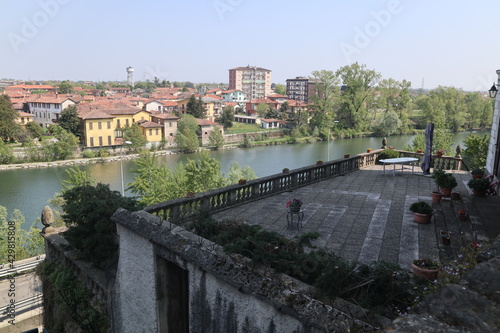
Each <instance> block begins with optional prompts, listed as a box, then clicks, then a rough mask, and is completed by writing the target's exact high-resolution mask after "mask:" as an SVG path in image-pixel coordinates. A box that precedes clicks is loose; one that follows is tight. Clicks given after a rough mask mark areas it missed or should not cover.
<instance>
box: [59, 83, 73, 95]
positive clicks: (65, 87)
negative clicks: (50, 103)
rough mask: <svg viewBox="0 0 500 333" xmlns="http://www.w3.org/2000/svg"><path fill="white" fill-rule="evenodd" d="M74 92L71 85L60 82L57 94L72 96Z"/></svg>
mask: <svg viewBox="0 0 500 333" xmlns="http://www.w3.org/2000/svg"><path fill="white" fill-rule="evenodd" d="M73 92H74V89H73V83H71V82H70V81H68V80H65V81H62V82H61V83H60V84H59V93H60V94H72V93H73Z"/></svg>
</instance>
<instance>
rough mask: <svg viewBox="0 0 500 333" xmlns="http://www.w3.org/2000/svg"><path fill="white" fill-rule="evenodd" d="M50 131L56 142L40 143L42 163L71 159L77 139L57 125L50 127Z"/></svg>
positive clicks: (46, 141) (76, 145)
mask: <svg viewBox="0 0 500 333" xmlns="http://www.w3.org/2000/svg"><path fill="white" fill-rule="evenodd" d="M51 130H52V131H53V133H54V138H55V139H56V140H54V141H50V140H44V141H43V142H42V149H41V150H42V154H43V160H44V161H57V160H67V159H70V158H72V157H73V155H74V153H75V149H76V147H78V139H77V138H76V136H74V135H73V134H72V133H69V132H67V131H66V130H64V129H63V128H61V127H60V126H58V125H52V126H51Z"/></svg>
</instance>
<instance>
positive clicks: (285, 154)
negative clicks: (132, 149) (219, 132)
mask: <svg viewBox="0 0 500 333" xmlns="http://www.w3.org/2000/svg"><path fill="white" fill-rule="evenodd" d="M484 133H489V132H484ZM484 133H483V132H478V133H477V134H480V135H484ZM468 134H469V133H458V134H456V135H455V136H454V139H453V142H454V143H455V145H456V144H458V143H462V142H463V140H464V139H465V137H466V136H467V135H468ZM413 138H414V136H413V135H400V136H391V137H389V138H388V145H390V146H394V147H395V148H397V149H404V147H406V145H407V144H409V143H410V142H411V141H412V140H413ZM381 145H382V139H381V138H380V137H366V138H355V139H342V140H332V141H330V142H315V143H312V144H307V143H301V144H293V145H273V146H263V147H255V148H234V149H224V150H219V151H212V152H210V154H211V156H213V157H215V158H217V159H218V160H219V161H220V163H221V166H222V170H223V172H226V173H227V172H228V166H230V165H232V164H233V163H234V162H238V164H239V166H240V167H243V166H250V167H251V168H252V169H253V170H254V171H255V173H256V174H257V177H263V176H268V175H272V174H275V173H280V172H281V170H282V169H283V168H285V167H287V168H289V169H294V168H299V167H302V166H306V165H311V164H315V163H316V161H317V160H323V161H327V160H334V159H338V158H342V157H343V155H344V154H345V153H350V154H357V153H361V152H364V151H366V149H367V148H373V149H377V148H380V147H381ZM196 157H197V154H188V155H185V154H171V155H165V156H160V157H158V158H159V159H160V160H161V161H163V162H164V163H166V164H167V165H168V166H169V167H173V166H174V165H175V163H177V162H180V161H183V162H185V161H186V160H187V159H188V158H189V159H195V158H196ZM134 166H135V163H134V161H133V160H125V161H123V171H124V172H123V174H124V176H123V178H124V183H125V184H127V183H129V182H131V181H132V180H133V176H134V175H133V173H132V171H131V169H133V168H134ZM80 167H81V168H82V169H86V170H90V171H91V172H92V175H93V177H94V178H95V179H96V180H97V181H99V182H102V183H106V184H109V185H110V188H111V189H113V190H117V191H121V177H120V162H109V163H103V164H91V165H82V166H80ZM68 168H69V167H50V168H40V169H17V170H0V206H4V207H6V208H7V211H8V212H9V214H11V213H12V212H13V210H14V209H19V210H20V211H21V213H22V214H23V215H24V216H25V218H26V222H27V223H26V224H27V225H31V223H32V222H33V221H35V218H37V217H39V216H40V214H41V211H42V209H43V207H44V206H45V205H47V203H48V200H49V199H50V198H52V197H53V196H54V194H55V193H56V192H59V191H60V190H61V187H62V186H61V183H62V181H63V180H64V179H66V178H67V175H66V170H67V169H68ZM125 194H126V195H131V193H127V192H126V193H125ZM37 225H38V227H41V224H40V223H39V222H38V224H37Z"/></svg>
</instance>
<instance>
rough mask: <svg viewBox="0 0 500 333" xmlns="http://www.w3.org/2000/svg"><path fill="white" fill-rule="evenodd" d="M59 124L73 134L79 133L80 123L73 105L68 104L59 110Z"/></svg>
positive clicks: (77, 134)
mask: <svg viewBox="0 0 500 333" xmlns="http://www.w3.org/2000/svg"><path fill="white" fill-rule="evenodd" d="M59 126H61V127H62V128H63V129H65V130H66V131H68V132H70V133H73V135H75V136H79V135H80V133H81V125H80V119H79V118H78V111H77V109H76V106H75V105H70V106H68V107H67V108H66V109H64V110H63V111H62V112H61V117H59Z"/></svg>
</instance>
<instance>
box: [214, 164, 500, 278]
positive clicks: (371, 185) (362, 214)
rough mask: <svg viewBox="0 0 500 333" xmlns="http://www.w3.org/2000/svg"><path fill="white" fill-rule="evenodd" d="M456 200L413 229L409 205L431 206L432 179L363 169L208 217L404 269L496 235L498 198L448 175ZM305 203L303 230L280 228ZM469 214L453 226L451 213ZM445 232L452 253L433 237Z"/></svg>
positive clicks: (461, 174) (438, 206)
mask: <svg viewBox="0 0 500 333" xmlns="http://www.w3.org/2000/svg"><path fill="white" fill-rule="evenodd" d="M451 172H453V173H454V174H455V176H456V177H457V181H458V187H457V188H455V190H454V192H459V193H460V194H462V198H461V199H460V200H451V199H446V198H444V199H443V200H442V202H441V203H432V205H433V207H434V208H435V213H434V215H433V217H432V220H431V223H430V224H417V223H415V222H413V215H412V213H411V211H410V210H409V206H410V205H411V203H413V202H414V201H417V200H424V201H427V202H429V203H431V191H432V190H433V189H436V185H435V183H434V179H432V178H430V177H429V176H424V175H422V174H421V173H420V169H419V168H418V167H416V168H415V173H412V172H411V169H405V170H404V171H403V172H401V171H398V172H397V173H396V175H395V176H393V173H392V172H386V173H385V174H384V172H383V169H382V166H379V165H372V166H368V167H365V168H363V169H360V170H357V171H354V172H349V173H346V174H345V175H342V176H336V177H333V178H330V179H326V180H322V181H320V182H317V183H313V184H310V185H307V186H305V187H300V188H296V189H294V190H291V191H289V192H284V193H280V194H276V195H273V196H270V197H266V198H263V199H260V200H257V201H251V202H247V203H243V204H241V205H239V206H236V207H232V208H229V209H227V210H224V211H220V212H217V213H213V216H214V217H215V218H216V219H219V220H222V219H237V220H241V221H244V222H246V223H249V224H259V225H261V226H262V227H264V228H265V229H267V230H272V231H276V232H279V233H281V234H283V235H285V236H287V237H293V236H296V235H299V234H302V233H305V232H313V231H315V232H318V233H320V237H319V238H318V240H317V242H316V245H317V246H324V247H326V248H328V249H331V250H333V251H334V252H335V253H337V254H339V255H340V256H342V257H344V258H346V259H351V260H359V261H361V262H364V263H370V262H373V261H377V260H384V261H388V262H392V263H397V264H400V265H401V266H402V267H404V268H408V269H409V268H410V266H411V260H412V259H417V258H424V257H426V258H440V259H442V260H446V259H447V258H451V257H454V256H456V255H457V253H458V250H459V249H460V247H461V246H463V245H464V244H466V243H469V242H471V241H483V240H486V239H488V238H490V239H491V238H493V237H495V236H497V235H498V234H499V233H500V197H497V196H496V197H492V196H489V197H486V198H476V197H472V196H471V194H470V193H469V190H468V187H467V186H466V184H467V181H468V180H469V179H470V174H469V173H468V172H466V171H457V170H455V171H451ZM293 198H297V199H300V200H302V201H303V202H304V205H303V207H302V210H303V212H304V219H303V227H302V228H296V227H295V228H289V227H287V212H288V210H287V208H286V207H285V204H286V202H287V201H289V200H291V199H293ZM462 208H464V209H465V210H466V211H467V213H468V214H469V215H468V217H467V219H466V220H465V221H460V220H459V219H458V210H459V209H462ZM440 230H448V231H450V232H451V245H442V244H440V238H439V231H440Z"/></svg>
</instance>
